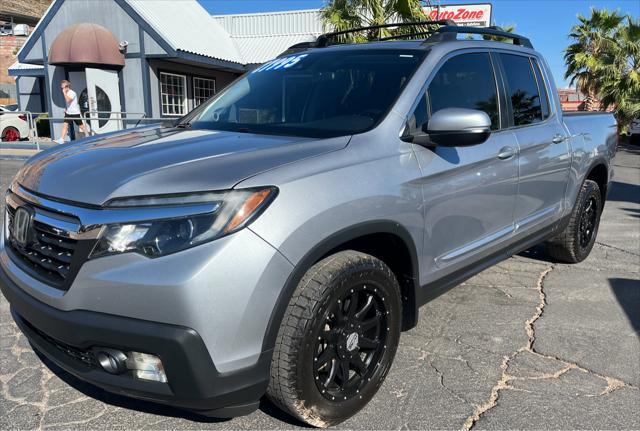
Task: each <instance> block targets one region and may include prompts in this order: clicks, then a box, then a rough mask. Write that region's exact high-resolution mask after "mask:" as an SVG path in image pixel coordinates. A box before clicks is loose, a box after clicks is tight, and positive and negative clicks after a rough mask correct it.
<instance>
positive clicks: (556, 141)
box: [551, 134, 569, 144]
mask: <svg viewBox="0 0 640 431" xmlns="http://www.w3.org/2000/svg"><path fill="white" fill-rule="evenodd" d="M567 139H569V137H568V136H562V135H560V134H558V135H556V136H554V137H553V139H552V140H551V142H553V143H554V144H559V143H560V142H564V141H566V140H567Z"/></svg>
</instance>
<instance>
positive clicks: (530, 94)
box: [500, 54, 548, 126]
mask: <svg viewBox="0 0 640 431" xmlns="http://www.w3.org/2000/svg"><path fill="white" fill-rule="evenodd" d="M500 58H501V60H502V65H503V67H504V71H505V74H506V81H507V94H508V97H509V98H510V99H511V108H512V110H513V124H514V125H515V126H525V125H527V124H533V123H537V122H540V121H542V119H543V118H542V104H541V103H540V94H539V93H538V85H537V83H536V78H535V76H534V74H533V68H532V67H531V61H530V60H529V57H523V56H521V55H512V54H500ZM547 109H548V107H547Z"/></svg>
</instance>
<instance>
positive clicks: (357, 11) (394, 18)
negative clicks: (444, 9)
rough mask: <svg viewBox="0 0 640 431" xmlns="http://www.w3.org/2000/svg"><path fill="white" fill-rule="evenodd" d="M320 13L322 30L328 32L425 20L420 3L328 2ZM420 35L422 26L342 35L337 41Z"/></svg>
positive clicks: (405, 0) (393, 0)
mask: <svg viewBox="0 0 640 431" xmlns="http://www.w3.org/2000/svg"><path fill="white" fill-rule="evenodd" d="M320 13H321V17H322V20H323V21H324V23H325V26H326V27H327V28H329V29H330V30H331V31H343V30H348V29H352V28H357V27H370V26H375V25H380V24H393V23H408V22H416V21H428V20H429V17H428V16H427V15H426V14H425V13H424V10H423V9H422V6H421V5H420V0H330V1H329V2H328V3H327V5H326V6H325V7H323V8H322V10H321V12H320ZM421 31H426V28H425V26H415V27H414V26H410V27H398V28H395V29H392V28H380V29H375V30H370V31H368V32H367V33H366V34H357V33H350V34H346V35H342V36H339V37H338V41H342V42H362V41H365V40H371V39H379V38H384V37H389V36H393V35H397V34H409V33H417V32H421Z"/></svg>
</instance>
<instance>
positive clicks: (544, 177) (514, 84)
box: [496, 52, 571, 232]
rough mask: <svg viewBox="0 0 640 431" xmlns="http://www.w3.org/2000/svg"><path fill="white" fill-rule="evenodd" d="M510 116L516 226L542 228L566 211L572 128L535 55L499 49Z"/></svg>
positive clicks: (517, 229)
mask: <svg viewBox="0 0 640 431" xmlns="http://www.w3.org/2000/svg"><path fill="white" fill-rule="evenodd" d="M496 58H498V59H499V61H500V65H501V68H502V73H503V76H504V81H505V86H506V91H507V108H508V112H509V114H508V120H509V125H510V126H511V128H512V130H513V132H514V133H515V136H516V139H517V141H518V145H519V147H520V160H519V170H520V183H519V188H518V198H517V202H516V209H515V221H516V231H517V232H519V231H526V230H527V229H529V228H536V227H543V226H545V225H547V224H550V223H551V222H553V221H555V220H557V219H558V218H559V217H560V216H561V214H562V211H563V202H564V195H565V191H566V187H567V180H568V178H569V166H570V163H571V158H570V147H569V145H570V143H569V139H568V136H567V135H568V133H567V132H566V130H565V127H564V125H563V124H562V123H561V120H560V118H559V116H558V115H556V114H555V112H554V109H555V107H553V106H552V103H551V101H550V99H549V96H548V92H547V90H546V89H547V88H548V84H547V83H546V79H545V77H544V75H543V73H542V69H541V68H540V65H539V63H538V61H537V60H536V59H535V57H531V56H528V55H519V54H515V53H505V52H501V53H499V54H497V55H496Z"/></svg>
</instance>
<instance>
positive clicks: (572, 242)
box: [547, 180, 603, 263]
mask: <svg viewBox="0 0 640 431" xmlns="http://www.w3.org/2000/svg"><path fill="white" fill-rule="evenodd" d="M602 203H603V202H602V194H601V193H600V187H598V184H597V183H596V182H595V181H591V180H585V182H584V183H583V184H582V187H581V188H580V192H579V193H578V198H577V199H576V204H575V205H574V207H573V211H572V212H571V218H570V220H569V224H568V225H567V226H566V227H565V228H564V230H563V231H562V232H561V233H560V234H559V235H558V236H556V237H554V238H552V239H551V240H549V242H548V243H547V251H548V253H549V255H551V257H553V258H554V259H556V260H558V261H560V262H566V263H578V262H582V261H583V260H584V259H586V257H587V256H589V253H590V252H591V249H592V248H593V244H595V242H596V236H597V235H598V226H599V225H600V214H601V213H602Z"/></svg>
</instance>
